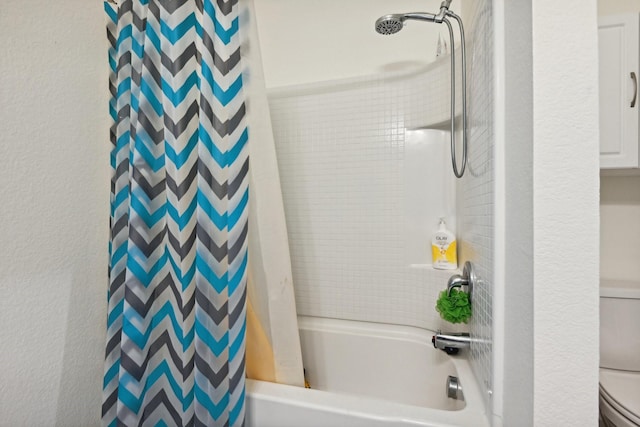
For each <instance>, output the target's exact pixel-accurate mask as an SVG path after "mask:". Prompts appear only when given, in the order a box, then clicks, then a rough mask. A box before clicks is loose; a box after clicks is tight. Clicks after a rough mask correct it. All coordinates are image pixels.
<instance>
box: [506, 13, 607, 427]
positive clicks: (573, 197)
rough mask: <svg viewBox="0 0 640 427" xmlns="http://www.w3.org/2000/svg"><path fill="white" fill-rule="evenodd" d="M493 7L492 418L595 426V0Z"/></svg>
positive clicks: (521, 423) (520, 423) (519, 422)
mask: <svg viewBox="0 0 640 427" xmlns="http://www.w3.org/2000/svg"><path fill="white" fill-rule="evenodd" d="M495 3H497V4H500V7H499V9H500V12H499V14H498V15H499V18H498V19H499V21H500V24H501V25H500V27H501V29H500V31H504V35H503V38H502V42H501V44H502V45H503V46H504V49H499V50H498V52H503V55H504V57H502V58H499V59H498V61H497V62H498V63H499V64H500V65H499V66H498V69H497V77H496V81H498V82H499V85H498V86H499V90H498V92H500V91H502V93H501V94H500V95H499V97H498V98H499V102H498V105H499V107H498V113H497V115H496V116H497V117H500V121H499V123H498V127H499V128H500V129H501V130H500V131H497V134H498V140H497V141H496V144H497V147H498V149H497V154H496V158H497V159H498V162H499V166H498V178H497V180H498V181H499V182H498V185H497V195H498V200H497V202H496V203H497V205H499V206H504V210H503V213H501V214H497V215H496V219H497V221H498V222H499V223H500V222H504V224H505V225H503V226H501V227H500V228H501V230H499V233H497V235H499V236H500V239H501V241H500V242H499V243H498V242H497V246H498V247H499V248H498V253H500V252H502V253H503V255H497V256H501V257H502V258H503V259H504V265H502V269H503V273H502V277H500V281H499V283H500V285H499V286H497V289H499V290H500V291H501V292H500V293H499V295H497V298H496V304H497V305H499V307H497V308H496V311H495V312H500V311H503V313H502V314H501V315H500V316H496V321H497V323H499V324H500V325H502V326H501V327H500V328H498V330H497V331H496V334H497V335H498V337H497V340H500V341H501V342H500V344H499V346H500V347H502V350H498V352H501V353H502V354H503V355H504V360H502V361H501V363H502V365H501V366H504V371H503V372H502V374H501V375H502V378H499V380H497V382H498V385H499V387H497V389H498V388H501V389H502V390H501V391H500V393H501V394H502V398H503V400H504V401H503V402H502V404H503V405H502V414H501V415H502V416H503V417H504V418H503V419H501V418H499V417H496V418H495V421H496V425H500V424H501V425H504V426H511V425H518V426H530V425H535V426H559V425H572V426H573V425H576V426H577V425H580V426H596V425H597V422H598V419H597V416H598V303H599V301H598V294H599V292H598V282H599V277H598V276H599V272H598V258H599V253H598V252H599V251H598V249H599V237H598V234H599V218H598V193H599V180H598V166H599V165H598V93H597V87H598V85H597V78H598V76H597V69H598V67H597V60H598V57H597V49H596V48H595V47H596V46H597V32H596V18H597V16H596V15H597V14H596V1H595V0H591V1H584V0H567V1H564V2H556V1H551V0H535V1H533V2H530V1H528V0H518V1H514V2H511V1H510V2H508V4H503V2H495ZM505 3H506V2H505ZM549 10H553V11H554V13H552V14H550V13H549ZM516 23H517V24H516ZM558 40H562V43H558ZM501 159H502V160H501ZM500 176H502V178H500ZM500 181H501V182H500ZM497 283H498V282H497ZM500 307H502V310H501V309H500ZM512 392H515V394H511V393H512ZM562 396H566V397H567V398H562ZM499 415H500V414H499Z"/></svg>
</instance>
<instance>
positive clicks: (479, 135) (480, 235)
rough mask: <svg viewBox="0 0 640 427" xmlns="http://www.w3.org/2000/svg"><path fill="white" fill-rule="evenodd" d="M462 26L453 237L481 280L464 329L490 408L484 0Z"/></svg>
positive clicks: (488, 46) (489, 21) (487, 21)
mask: <svg viewBox="0 0 640 427" xmlns="http://www.w3.org/2000/svg"><path fill="white" fill-rule="evenodd" d="M463 18H464V21H465V25H466V27H465V30H466V31H467V40H468V41H467V44H468V46H467V67H468V70H467V79H468V82H467V83H468V93H467V96H468V114H469V126H468V128H469V142H468V143H469V158H468V166H467V172H466V173H465V176H464V177H463V178H462V179H461V180H459V181H458V188H457V196H458V203H457V205H458V236H459V239H460V247H461V251H460V254H461V259H462V260H470V261H472V262H473V263H474V265H475V266H476V269H477V273H478V276H479V277H480V278H481V280H482V284H481V286H478V287H476V288H475V289H474V299H473V301H472V304H473V316H472V318H471V322H470V333H471V335H472V337H474V338H477V339H478V340H476V341H474V343H473V344H472V347H471V362H472V366H473V368H474V372H475V374H476V377H477V379H478V381H479V383H480V384H481V386H482V387H484V388H485V391H486V393H485V404H486V406H487V410H489V411H490V410H491V394H490V390H492V387H493V384H492V378H493V364H492V359H493V355H492V345H491V342H492V337H493V334H492V324H493V316H492V301H493V230H494V228H493V222H494V219H493V204H494V203H493V200H494V164H493V158H494V157H493V153H494V135H493V132H494V130H493V129H494V126H493V111H494V109H493V57H494V55H493V11H492V7H491V1H490V0H478V1H475V2H471V3H470V9H469V11H468V12H467V13H466V14H465V15H464V17H463Z"/></svg>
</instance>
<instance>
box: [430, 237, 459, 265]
mask: <svg viewBox="0 0 640 427" xmlns="http://www.w3.org/2000/svg"><path fill="white" fill-rule="evenodd" d="M431 256H432V259H433V266H434V267H435V268H451V269H454V268H457V266H458V252H457V248H456V241H455V240H454V241H453V242H451V243H450V244H448V245H431Z"/></svg>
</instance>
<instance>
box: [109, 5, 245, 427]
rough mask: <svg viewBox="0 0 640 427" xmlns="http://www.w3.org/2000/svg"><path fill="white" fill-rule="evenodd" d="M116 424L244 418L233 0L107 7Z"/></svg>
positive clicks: (240, 111) (240, 99)
mask: <svg viewBox="0 0 640 427" xmlns="http://www.w3.org/2000/svg"><path fill="white" fill-rule="evenodd" d="M105 6H106V7H105V8H106V11H107V14H108V16H109V20H108V35H109V39H110V41H111V50H110V55H109V56H110V57H109V59H110V65H111V69H112V73H111V78H110V88H111V93H112V96H113V98H112V101H111V105H110V107H111V108H110V110H111V114H112V117H113V120H114V123H113V126H112V130H111V138H112V143H113V150H112V154H111V166H112V168H113V175H112V183H111V186H112V193H111V209H112V212H111V242H110V265H109V270H110V271H109V277H110V284H109V292H108V304H109V315H108V337H107V340H108V342H107V349H106V366H105V376H104V400H103V409H102V413H103V424H104V425H126V426H134V425H153V426H156V425H177V426H185V425H207V426H214V425H215V426H224V425H229V426H239V425H242V424H243V422H244V411H245V409H244V398H245V396H244V395H245V387H244V376H245V328H246V306H245V300H246V281H247V262H248V256H247V229H248V208H247V203H248V197H249V192H248V176H247V172H248V166H249V160H248V147H247V140H248V130H247V125H246V120H245V103H244V96H243V91H242V73H241V67H240V66H239V59H240V55H239V44H240V42H239V35H238V7H237V3H236V2H233V1H228V2H223V1H211V0H200V1H190V0H186V1H185V0H164V1H163V0H160V1H153V0H151V1H148V0H133V1H132V0H126V1H121V2H120V4H119V6H117V7H116V6H112V5H111V4H108V3H105Z"/></svg>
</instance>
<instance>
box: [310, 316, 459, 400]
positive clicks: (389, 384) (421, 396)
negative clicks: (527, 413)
mask: <svg viewBox="0 0 640 427" xmlns="http://www.w3.org/2000/svg"><path fill="white" fill-rule="evenodd" d="M298 321H299V327H300V340H301V345H302V358H303V364H304V367H305V375H306V378H307V380H308V381H309V383H310V385H311V388H312V389H315V390H322V391H327V392H333V393H339V394H348V395H355V396H361V397H366V398H373V399H380V400H384V401H388V402H395V403H400V404H405V405H411V406H417V407H424V408H433V409H439V410H445V411H457V410H461V409H463V408H464V407H465V402H464V401H463V400H455V399H451V398H448V397H447V395H446V391H445V385H446V381H447V377H448V376H449V375H452V376H458V371H457V368H456V365H455V363H454V362H453V360H454V359H452V357H451V356H449V355H447V354H445V353H444V352H442V351H440V350H436V349H435V348H433V346H432V345H431V336H432V332H431V331H427V330H423V329H419V328H413V327H406V326H397V325H387V324H379V323H368V322H357V321H345V320H333V319H319V318H314V317H299V318H298Z"/></svg>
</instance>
